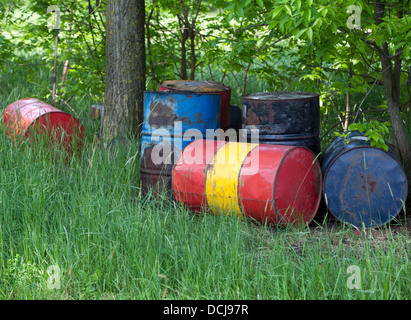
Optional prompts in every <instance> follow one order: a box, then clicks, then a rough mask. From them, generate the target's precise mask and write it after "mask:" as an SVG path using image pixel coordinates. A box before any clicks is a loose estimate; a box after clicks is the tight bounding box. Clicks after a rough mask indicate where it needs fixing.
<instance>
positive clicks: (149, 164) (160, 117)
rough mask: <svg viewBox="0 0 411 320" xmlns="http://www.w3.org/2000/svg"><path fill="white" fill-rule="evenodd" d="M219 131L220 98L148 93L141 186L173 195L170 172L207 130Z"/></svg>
mask: <svg viewBox="0 0 411 320" xmlns="http://www.w3.org/2000/svg"><path fill="white" fill-rule="evenodd" d="M219 127H220V97H219V96H218V95H207V94H202V93H193V92H182V91H178V92H174V91H146V92H145V93H144V121H143V127H142V141H141V166H140V173H141V176H140V178H141V184H142V188H143V192H145V193H146V192H147V191H148V190H149V189H150V188H151V189H155V190H156V191H158V192H163V191H165V192H166V193H171V170H172V168H173V165H174V164H175V162H176V161H177V160H178V158H179V156H180V155H181V152H182V150H183V149H184V148H185V147H186V146H187V145H188V144H189V143H190V142H192V141H193V140H194V139H204V138H205V137H206V130H207V129H212V130H216V129H218V128H219Z"/></svg>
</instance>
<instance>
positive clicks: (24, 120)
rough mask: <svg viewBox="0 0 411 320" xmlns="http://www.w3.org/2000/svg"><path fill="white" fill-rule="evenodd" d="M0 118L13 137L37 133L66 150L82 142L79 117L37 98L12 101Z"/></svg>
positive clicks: (31, 135) (79, 145) (78, 146)
mask: <svg viewBox="0 0 411 320" xmlns="http://www.w3.org/2000/svg"><path fill="white" fill-rule="evenodd" d="M3 118H4V124H5V125H6V127H7V131H6V132H7V134H8V135H9V136H10V137H12V138H13V139H17V138H18V137H27V138H28V137H31V138H34V136H35V135H37V134H41V135H43V136H44V135H45V136H46V137H47V139H48V141H49V142H50V143H52V144H59V145H60V144H61V145H62V146H63V147H64V148H65V149H66V150H67V151H71V150H72V149H71V148H72V146H73V145H74V144H76V145H77V148H78V149H79V148H80V147H81V145H82V139H83V127H82V126H81V125H80V123H79V121H78V120H77V119H76V118H74V117H72V116H71V115H69V114H68V113H65V112H63V111H61V110H59V109H57V108H55V107H53V106H52V105H50V104H47V103H45V102H42V101H40V100H38V99H34V98H26V99H21V100H18V101H16V102H14V103H12V104H11V105H9V106H8V107H7V108H6V109H5V110H4V114H3ZM74 139H75V140H74Z"/></svg>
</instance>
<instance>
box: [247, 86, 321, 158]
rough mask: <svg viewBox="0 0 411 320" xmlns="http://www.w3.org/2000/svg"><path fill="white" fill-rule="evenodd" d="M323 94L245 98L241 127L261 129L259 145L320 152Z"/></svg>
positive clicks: (285, 93)
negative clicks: (279, 145)
mask: <svg viewBox="0 0 411 320" xmlns="http://www.w3.org/2000/svg"><path fill="white" fill-rule="evenodd" d="M319 97H320V95H319V94H317V93H312V92H259V93H251V94H248V95H244V96H242V128H243V129H247V134H248V139H249V141H250V138H251V134H250V132H251V130H249V129H258V130H259V139H260V143H268V144H283V145H290V146H299V147H307V148H309V149H311V150H312V151H313V152H314V153H315V154H316V155H317V154H319V153H320V151H321V147H320V138H319V134H320V103H319V102H320V98H319Z"/></svg>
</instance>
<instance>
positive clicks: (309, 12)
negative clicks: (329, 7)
mask: <svg viewBox="0 0 411 320" xmlns="http://www.w3.org/2000/svg"><path fill="white" fill-rule="evenodd" d="M304 18H305V19H306V20H307V21H310V19H311V8H307V9H305V11H304Z"/></svg>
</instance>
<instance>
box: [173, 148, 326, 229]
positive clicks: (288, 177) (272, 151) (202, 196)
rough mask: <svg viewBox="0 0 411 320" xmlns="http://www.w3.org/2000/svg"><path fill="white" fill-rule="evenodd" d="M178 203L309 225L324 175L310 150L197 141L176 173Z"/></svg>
mask: <svg viewBox="0 0 411 320" xmlns="http://www.w3.org/2000/svg"><path fill="white" fill-rule="evenodd" d="M172 181H173V193H174V199H175V200H176V201H179V202H182V203H184V204H186V205H187V206H188V207H190V208H191V209H193V208H194V209H196V210H198V209H199V208H209V209H210V210H211V212H213V213H215V214H221V213H222V214H228V215H231V214H234V215H235V214H237V215H240V216H244V217H247V218H251V219H253V220H256V221H259V222H261V223H268V224H272V223H274V224H291V225H292V224H300V223H302V224H308V223H310V222H311V220H312V219H313V218H314V216H315V214H316V212H317V210H318V207H319V203H320V200H321V190H322V176H321V169H320V165H319V162H318V160H317V159H316V157H315V155H314V153H313V152H312V151H311V150H309V149H308V148H305V147H295V146H286V145H271V144H254V143H244V142H227V141H218V142H217V143H216V142H214V143H213V142H212V141H200V140H198V141H195V142H193V143H191V144H190V145H188V146H187V147H186V149H184V151H183V153H182V155H181V157H180V159H179V160H178V162H177V163H176V165H175V166H174V169H173V180H172Z"/></svg>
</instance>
